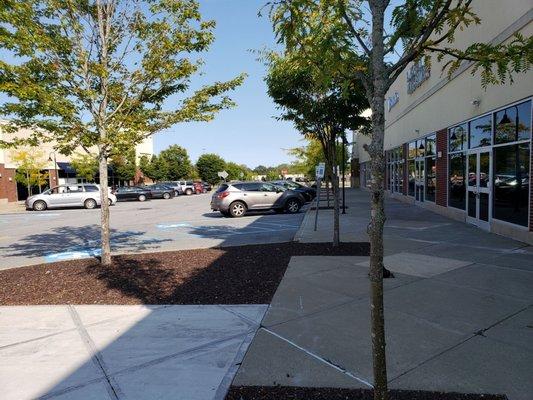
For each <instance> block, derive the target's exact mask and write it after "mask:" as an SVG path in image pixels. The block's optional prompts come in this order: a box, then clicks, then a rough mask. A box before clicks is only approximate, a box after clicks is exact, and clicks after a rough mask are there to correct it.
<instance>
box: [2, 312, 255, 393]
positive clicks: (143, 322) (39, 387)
mask: <svg viewBox="0 0 533 400" xmlns="http://www.w3.org/2000/svg"><path fill="white" fill-rule="evenodd" d="M265 310H266V306H263V305H238V306H217V305H211V306H192V305H191V306H90V305H88V306H29V307H0V360H1V362H0V388H1V389H0V390H1V395H0V398H2V399H3V400H24V399H37V398H38V399H57V400H59V399H61V400H66V399H70V400H106V399H110V400H123V399H128V400H135V399H139V400H146V399H160V400H164V399H177V398H179V399H187V400H210V399H214V400H222V399H224V397H225V395H226V391H227V388H228V387H229V385H230V382H231V380H232V379H233V376H234V374H235V372H236V370H237V365H238V364H239V363H240V362H241V361H242V357H243V355H244V352H245V351H246V349H247V347H248V345H249V343H250V341H251V340H252V337H253V335H254V334H255V332H256V330H257V327H258V324H259V321H261V319H262V318H263V316H264V313H265Z"/></svg>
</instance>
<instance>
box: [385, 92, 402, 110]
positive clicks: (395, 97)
mask: <svg viewBox="0 0 533 400" xmlns="http://www.w3.org/2000/svg"><path fill="white" fill-rule="evenodd" d="M399 101H400V95H399V94H398V92H394V94H393V95H392V96H389V97H387V106H388V111H390V110H391V109H392V108H393V107H394V106H395V105H396V104H398V102H399Z"/></svg>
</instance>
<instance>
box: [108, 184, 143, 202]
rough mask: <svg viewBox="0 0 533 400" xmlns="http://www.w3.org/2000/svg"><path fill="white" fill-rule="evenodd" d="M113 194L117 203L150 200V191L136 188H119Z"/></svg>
mask: <svg viewBox="0 0 533 400" xmlns="http://www.w3.org/2000/svg"><path fill="white" fill-rule="evenodd" d="M114 194H115V196H117V200H118V201H128V200H138V201H145V200H147V199H151V198H152V192H150V190H148V189H146V188H142V187H138V186H121V187H119V188H117V189H116V190H115V192H114Z"/></svg>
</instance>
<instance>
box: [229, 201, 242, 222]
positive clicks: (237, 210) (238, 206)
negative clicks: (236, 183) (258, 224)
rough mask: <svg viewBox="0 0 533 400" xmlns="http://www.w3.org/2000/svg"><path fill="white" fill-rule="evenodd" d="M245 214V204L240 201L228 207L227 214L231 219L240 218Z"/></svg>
mask: <svg viewBox="0 0 533 400" xmlns="http://www.w3.org/2000/svg"><path fill="white" fill-rule="evenodd" d="M244 213H246V204H244V203H243V202H242V201H235V202H233V203H231V205H230V206H229V214H230V215H231V216H232V217H233V218H239V217H242V216H243V215H244Z"/></svg>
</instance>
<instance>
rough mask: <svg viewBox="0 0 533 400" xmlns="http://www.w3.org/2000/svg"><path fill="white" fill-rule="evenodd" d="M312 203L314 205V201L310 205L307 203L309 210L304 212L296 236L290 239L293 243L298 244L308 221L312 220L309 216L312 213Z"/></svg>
mask: <svg viewBox="0 0 533 400" xmlns="http://www.w3.org/2000/svg"><path fill="white" fill-rule="evenodd" d="M314 203H316V202H315V201H314V200H313V201H312V202H311V203H309V208H308V209H307V211H306V212H305V216H304V218H303V220H302V223H301V224H300V228H299V229H298V231H297V232H296V234H295V235H294V237H293V239H292V241H293V242H299V241H300V239H301V238H302V236H303V232H304V230H305V228H306V227H307V224H308V223H309V220H310V219H312V217H311V215H312V211H313V210H312V208H313V204H314Z"/></svg>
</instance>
